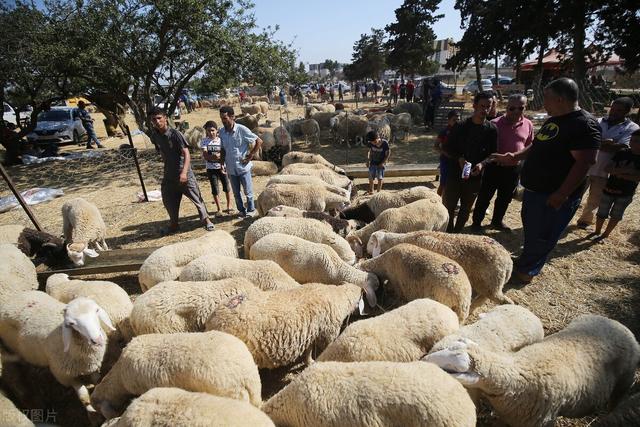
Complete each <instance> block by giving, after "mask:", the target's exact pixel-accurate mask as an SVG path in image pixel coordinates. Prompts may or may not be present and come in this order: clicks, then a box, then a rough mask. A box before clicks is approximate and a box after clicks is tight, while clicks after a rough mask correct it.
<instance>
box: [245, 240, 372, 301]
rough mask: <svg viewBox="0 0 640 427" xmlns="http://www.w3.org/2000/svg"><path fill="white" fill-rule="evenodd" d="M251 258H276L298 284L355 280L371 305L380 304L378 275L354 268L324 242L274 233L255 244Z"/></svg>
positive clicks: (338, 282)
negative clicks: (378, 300)
mask: <svg viewBox="0 0 640 427" xmlns="http://www.w3.org/2000/svg"><path fill="white" fill-rule="evenodd" d="M249 257H250V258H251V259H253V260H257V259H270V260H272V261H275V262H276V263H278V265H280V267H282V269H283V270H284V271H286V272H287V273H288V274H289V275H290V276H291V277H293V278H294V279H295V280H296V281H298V283H316V282H320V283H326V284H331V285H340V284H341V283H343V282H348V283H353V284H355V285H358V286H360V287H361V288H362V289H363V290H364V291H365V293H366V295H367V301H368V302H369V305H370V306H372V307H374V306H375V305H376V295H375V290H376V289H378V286H379V285H380V282H379V281H378V278H377V277H376V275H375V274H370V273H366V272H364V271H362V270H358V269H357V268H355V267H352V266H351V265H349V264H347V263H346V262H345V261H343V260H342V259H341V258H340V256H338V254H337V253H336V251H334V250H333V249H331V248H330V247H329V246H327V245H324V244H322V243H313V242H309V241H307V240H304V239H301V238H299V237H296V236H289V235H287V234H281V233H272V234H268V235H266V236H264V237H263V238H262V239H260V240H258V241H257V242H256V243H254V244H253V245H252V246H251V250H250V251H249Z"/></svg>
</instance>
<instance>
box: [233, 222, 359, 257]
mask: <svg viewBox="0 0 640 427" xmlns="http://www.w3.org/2000/svg"><path fill="white" fill-rule="evenodd" d="M272 233H282V234H287V235H289V236H297V237H300V238H301V239H304V240H306V241H308V242H315V243H323V244H325V245H327V246H329V247H331V248H332V249H333V250H334V251H336V253H337V254H338V256H340V258H341V259H342V260H343V261H346V262H348V263H349V264H354V263H355V262H356V255H355V254H354V253H353V251H352V250H351V247H350V246H349V243H347V241H346V240H345V239H344V238H342V237H340V236H338V235H337V234H336V233H334V232H333V229H332V228H331V226H330V225H329V224H327V223H322V222H318V221H316V220H313V219H307V218H285V217H272V216H265V217H264V218H260V219H259V220H257V221H255V222H254V223H253V224H251V225H250V226H249V228H248V229H247V231H246V233H245V234H244V253H245V254H248V253H250V250H251V246H252V245H253V244H254V243H256V242H257V241H258V240H260V239H261V238H263V237H264V236H266V235H267V234H272Z"/></svg>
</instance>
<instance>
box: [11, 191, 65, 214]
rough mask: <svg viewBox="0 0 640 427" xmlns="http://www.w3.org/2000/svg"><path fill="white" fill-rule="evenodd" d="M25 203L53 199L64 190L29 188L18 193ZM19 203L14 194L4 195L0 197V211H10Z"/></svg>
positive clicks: (32, 203) (61, 194)
mask: <svg viewBox="0 0 640 427" xmlns="http://www.w3.org/2000/svg"><path fill="white" fill-rule="evenodd" d="M20 195H21V196H22V198H23V199H24V201H25V202H26V203H27V205H37V204H38V203H42V202H46V201H47V200H52V199H55V198H56V197H60V196H63V195H64V191H62V190H58V189H57V188H30V189H28V190H26V191H23V192H21V193H20ZM18 205H19V203H18V199H17V198H16V196H14V195H11V196H6V197H1V198H0V213H2V212H7V211H10V210H11V209H13V208H15V207H17V206H18Z"/></svg>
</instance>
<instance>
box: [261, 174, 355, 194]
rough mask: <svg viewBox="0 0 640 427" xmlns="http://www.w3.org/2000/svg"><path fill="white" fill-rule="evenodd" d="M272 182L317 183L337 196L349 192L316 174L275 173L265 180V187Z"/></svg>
mask: <svg viewBox="0 0 640 427" xmlns="http://www.w3.org/2000/svg"><path fill="white" fill-rule="evenodd" d="M273 184H297V185H318V186H320V187H324V189H325V190H327V191H330V192H332V193H335V194H337V195H339V196H344V197H349V196H350V194H349V192H348V191H347V190H346V189H345V188H341V187H338V186H337V185H331V184H327V183H326V182H324V181H323V180H321V179H320V178H318V177H317V176H305V175H275V176H273V177H271V178H270V179H269V181H267V185H266V187H268V186H270V185H273Z"/></svg>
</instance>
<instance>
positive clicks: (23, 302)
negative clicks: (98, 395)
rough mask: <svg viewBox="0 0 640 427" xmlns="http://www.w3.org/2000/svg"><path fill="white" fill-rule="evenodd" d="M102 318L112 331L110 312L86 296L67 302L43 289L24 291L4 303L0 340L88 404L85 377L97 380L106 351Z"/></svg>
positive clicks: (0, 319) (1, 315) (0, 308)
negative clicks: (68, 387) (73, 391)
mask: <svg viewBox="0 0 640 427" xmlns="http://www.w3.org/2000/svg"><path fill="white" fill-rule="evenodd" d="M101 322H102V324H104V325H105V326H106V327H107V328H109V329H111V330H113V329H114V327H113V325H112V324H111V321H110V320H109V316H108V315H107V313H106V312H105V311H104V310H103V309H102V308H101V307H100V306H99V305H98V304H96V303H95V302H94V301H92V300H90V299H88V298H82V297H81V298H76V299H74V300H73V301H71V302H69V303H68V304H66V305H65V304H63V303H61V302H60V301H58V300H56V299H54V298H53V297H51V296H49V295H47V294H46V293H44V292H39V291H26V292H22V293H19V294H16V295H13V296H12V297H11V301H9V302H8V301H6V300H5V301H2V303H1V304H0V338H1V339H2V342H3V343H4V344H5V345H6V347H7V348H8V349H9V350H10V351H12V352H13V353H16V354H18V355H19V356H20V357H21V358H22V359H23V360H24V361H25V362H27V363H29V364H32V365H35V366H42V367H48V368H49V369H50V370H51V373H52V374H53V376H54V377H55V379H56V380H57V381H58V382H59V383H60V384H62V385H64V386H71V387H73V389H74V390H75V391H76V393H77V395H78V397H79V398H80V401H81V402H82V403H83V404H84V405H85V406H88V405H89V393H88V391H87V388H86V386H85V384H83V382H82V380H81V378H89V377H91V379H92V380H93V379H95V377H96V376H97V374H98V373H99V372H100V367H101V364H102V359H103V358H104V354H105V349H106V342H107V337H106V335H105V333H104V331H103V330H102V327H101Z"/></svg>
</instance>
